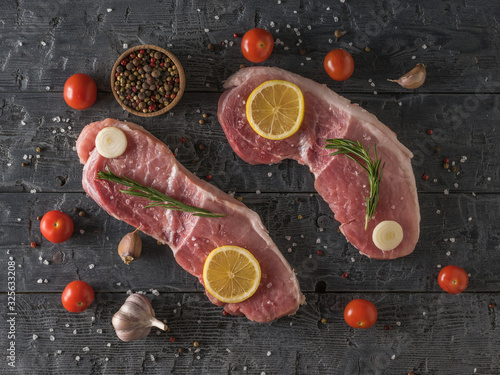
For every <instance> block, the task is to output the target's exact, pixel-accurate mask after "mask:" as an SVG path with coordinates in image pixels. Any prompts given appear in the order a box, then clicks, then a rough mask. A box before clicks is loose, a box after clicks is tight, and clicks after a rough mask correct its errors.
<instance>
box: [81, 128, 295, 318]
mask: <svg viewBox="0 0 500 375" xmlns="http://www.w3.org/2000/svg"><path fill="white" fill-rule="evenodd" d="M107 126H114V127H117V128H120V129H121V130H123V132H124V133H125V135H126V137H127V141H128V145H127V150H126V151H125V153H124V154H123V155H121V156H119V157H117V158H114V159H107V158H105V157H103V156H101V155H100V154H99V153H98V152H97V150H96V149H95V138H96V136H97V134H98V133H99V131H100V130H101V129H103V128H104V127H107ZM76 147H77V152H78V156H79V157H80V161H81V162H82V163H83V164H85V166H84V168H83V178H82V184H83V188H84V189H85V191H86V192H87V194H88V195H89V196H90V197H91V198H92V199H94V200H95V201H96V203H97V204H99V206H101V207H102V208H103V209H104V210H106V211H107V212H108V213H109V214H110V215H112V216H113V217H115V218H117V219H119V220H123V221H125V222H126V223H128V224H130V225H132V226H134V227H141V231H142V232H144V233H146V234H148V235H150V236H152V237H154V238H155V239H157V240H158V241H160V242H162V243H166V244H168V245H169V246H170V248H171V249H172V251H173V253H174V255H175V259H176V260H177V262H178V263H179V264H180V265H181V266H182V267H183V268H184V269H185V270H186V271H188V272H189V273H191V274H192V275H194V276H196V277H197V278H198V280H199V281H200V283H203V265H204V262H205V259H206V258H207V256H208V254H209V253H210V252H211V251H212V250H213V249H215V248H217V247H219V246H223V245H236V246H241V247H243V248H245V249H247V250H249V251H250V252H251V253H252V254H253V255H254V256H255V258H256V259H257V260H258V261H259V263H260V266H261V270H262V278H261V283H260V286H259V288H258V290H257V292H256V293H255V294H254V295H253V296H252V297H250V298H249V299H247V300H245V301H243V302H241V303H236V304H225V305H224V309H225V310H226V311H227V312H228V313H230V314H233V315H242V314H244V315H246V317H247V318H248V319H250V320H254V321H257V322H269V321H271V320H274V319H277V318H280V317H282V316H284V315H290V314H294V313H295V312H296V311H297V309H298V308H299V305H300V304H302V303H304V296H303V295H302V293H301V292H300V289H299V284H298V281H297V278H296V277H295V274H294V272H293V271H292V269H291V268H290V265H289V264H288V262H287V261H286V260H285V258H284V257H283V255H282V254H281V253H280V251H279V250H278V248H277V247H276V245H275V244H274V243H273V241H272V240H271V238H270V237H269V235H268V234H267V230H266V229H265V228H264V226H263V225H262V222H261V220H260V218H259V216H258V215H257V214H256V213H255V212H253V211H252V210H250V209H248V208H247V207H246V206H245V205H244V204H243V203H241V202H239V201H238V200H236V199H234V198H232V197H230V196H229V195H227V194H226V193H224V192H222V191H221V190H219V189H217V188H216V187H214V186H213V185H211V184H209V183H208V182H206V181H202V180H200V179H199V178H198V177H196V176H195V175H193V174H192V173H191V172H189V171H188V170H187V169H186V168H184V167H183V166H182V165H181V164H180V163H179V162H178V161H177V160H176V159H175V157H174V155H173V154H172V152H171V151H170V150H169V148H168V147H167V146H166V145H165V144H163V143H162V142H160V141H159V140H158V139H157V138H155V137H154V136H152V135H151V134H150V133H149V132H147V131H146V130H145V129H144V128H142V127H141V126H139V125H136V124H132V123H129V122H121V121H118V120H113V119H106V120H104V121H97V122H94V123H92V124H89V125H87V126H86V127H85V128H84V129H83V130H82V132H81V134H80V136H79V138H78V141H77V143H76ZM106 167H109V169H110V170H111V172H113V173H114V174H116V175H118V176H127V177H129V178H132V179H134V180H136V181H138V182H139V183H141V184H143V185H148V186H152V187H154V188H155V189H157V190H159V191H161V192H163V193H165V194H166V195H168V196H171V197H172V198H174V199H177V200H179V201H181V202H183V203H185V204H188V205H191V206H196V207H201V208H204V209H207V210H209V211H212V212H216V213H220V214H224V215H226V216H225V217H221V218H203V217H198V216H193V215H192V214H190V213H186V212H180V211H173V210H165V209H164V208H161V207H153V208H144V206H146V205H148V204H149V203H150V201H148V200H147V199H145V198H139V197H133V196H130V195H126V194H123V193H121V192H120V189H122V190H123V189H124V188H125V187H124V186H122V185H119V184H116V183H112V182H109V181H107V180H101V179H96V176H97V172H98V171H99V170H102V171H105V170H106ZM125 189H126V188H125ZM207 295H208V297H209V298H210V300H211V301H212V302H213V303H215V304H217V305H223V303H222V302H220V301H218V300H216V299H215V297H213V296H211V295H209V293H208V292H207Z"/></svg>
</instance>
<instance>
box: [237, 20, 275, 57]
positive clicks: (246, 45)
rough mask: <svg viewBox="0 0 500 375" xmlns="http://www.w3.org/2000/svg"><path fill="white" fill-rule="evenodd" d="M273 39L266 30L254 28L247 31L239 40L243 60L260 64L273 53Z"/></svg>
mask: <svg viewBox="0 0 500 375" xmlns="http://www.w3.org/2000/svg"><path fill="white" fill-rule="evenodd" d="M273 47H274V38H273V36H272V35H271V33H270V32H269V31H267V30H264V29H260V28H255V29H251V30H249V31H247V32H246V33H245V35H243V39H242V40H241V52H243V56H245V59H247V60H249V61H251V62H254V63H260V62H263V61H265V60H267V58H268V57H269V56H271V52H273Z"/></svg>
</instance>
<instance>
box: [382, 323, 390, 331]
mask: <svg viewBox="0 0 500 375" xmlns="http://www.w3.org/2000/svg"><path fill="white" fill-rule="evenodd" d="M384 329H385V330H386V331H390V330H391V329H392V326H391V325H390V324H387V325H386V326H385V327H384Z"/></svg>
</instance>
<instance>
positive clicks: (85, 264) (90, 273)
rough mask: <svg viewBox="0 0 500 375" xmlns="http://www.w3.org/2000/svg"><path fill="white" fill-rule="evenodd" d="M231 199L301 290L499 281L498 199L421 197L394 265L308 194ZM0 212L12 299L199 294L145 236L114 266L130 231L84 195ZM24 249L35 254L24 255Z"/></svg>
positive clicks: (27, 202) (496, 284) (16, 198)
mask: <svg viewBox="0 0 500 375" xmlns="http://www.w3.org/2000/svg"><path fill="white" fill-rule="evenodd" d="M238 196H241V197H242V198H243V202H244V203H245V204H247V205H248V207H249V208H251V209H253V210H254V211H256V212H257V213H258V214H259V215H260V217H261V218H262V220H263V223H264V225H265V226H266V228H267V229H268V230H269V233H270V235H271V238H272V239H273V240H274V241H275V243H276V245H277V246H278V248H279V249H280V250H281V251H282V253H283V255H284V256H285V258H286V259H287V260H288V261H289V263H290V264H291V266H292V267H293V268H294V269H295V270H296V272H297V276H298V279H299V282H300V286H301V288H302V290H304V291H307V292H314V291H319V292H321V291H334V292H344V291H351V292H352V291H360V290H363V291H401V292H410V291H411V292H421V291H439V290H440V289H439V286H438V285H437V274H438V272H439V270H440V267H444V266H446V265H448V264H456V265H460V266H462V267H464V268H466V270H467V271H468V272H469V273H470V274H471V285H470V286H469V290H470V291H473V292H480V291H483V292H484V291H488V292H497V291H500V276H499V274H498V272H497V271H496V268H495V267H492V265H495V264H498V263H499V262H500V252H499V245H498V238H500V231H499V228H498V225H497V223H498V210H497V207H498V206H499V204H500V195H498V194H479V195H477V196H475V197H474V196H472V195H471V194H450V195H447V196H445V195H442V194H421V195H420V197H419V198H420V202H421V213H422V223H421V237H420V241H419V243H418V244H417V247H416V249H415V251H414V253H413V254H411V255H409V256H407V257H404V258H401V259H397V260H393V261H377V260H370V259H369V258H367V257H365V256H363V255H360V254H359V253H358V251H357V250H356V249H355V248H354V247H353V246H351V245H350V244H348V243H347V242H346V240H345V237H344V236H343V235H341V234H339V233H338V231H337V230H338V226H339V224H338V222H336V221H335V220H334V217H333V213H332V212H331V211H330V209H329V208H328V206H327V204H326V203H325V202H324V201H323V200H322V199H321V198H320V197H319V196H318V195H317V194H300V193H294V194H255V193H253V194H250V193H248V194H239V195H238ZM0 207H1V208H2V209H1V210H0V215H1V216H0V218H1V221H2V223H3V225H2V227H1V229H0V243H1V246H0V251H1V253H2V254H4V256H3V257H0V269H5V268H6V262H8V256H12V257H14V259H15V260H16V262H18V267H19V269H18V279H17V284H18V288H19V289H18V290H19V291H24V292H36V293H40V292H46V291H51V292H60V291H62V290H63V289H64V287H65V286H66V284H67V283H68V282H70V281H72V280H75V279H82V280H85V281H87V282H89V283H91V284H92V285H93V286H94V287H95V288H96V290H99V291H105V292H125V291H127V290H129V289H130V290H133V291H138V290H142V291H150V290H151V289H157V290H159V291H161V292H162V293H165V292H176V291H183V292H199V291H203V288H202V287H201V286H200V285H199V284H198V281H197V280H196V279H195V278H194V277H192V276H191V275H189V274H188V273H187V272H185V271H184V270H182V269H181V268H180V267H179V266H178V265H177V264H176V262H175V260H174V258H173V255H172V253H171V251H170V250H169V248H168V247H167V246H164V245H158V244H157V243H156V241H155V240H153V239H152V238H150V237H147V236H145V235H143V236H142V237H143V242H144V248H143V253H142V255H141V258H140V259H139V260H137V261H135V262H133V263H132V264H131V265H130V266H126V265H125V264H123V262H122V261H121V259H120V258H119V256H118V254H117V246H118V243H119V241H120V239H121V238H122V237H123V236H124V235H125V234H126V233H128V232H130V231H132V230H133V228H131V227H130V226H128V225H127V224H125V223H123V222H120V221H118V220H116V219H114V218H111V217H110V216H109V215H108V214H107V213H105V212H104V211H102V210H101V209H100V208H99V207H98V206H97V205H96V204H95V203H94V202H93V201H92V200H91V199H90V198H88V197H87V196H85V195H84V194H80V193H64V194H5V193H4V194H0ZM75 207H78V208H80V209H82V210H84V212H85V216H83V217H81V216H79V215H77V214H76V213H74V212H73V208H75ZM51 209H59V210H62V211H64V212H67V213H69V214H70V215H71V216H72V217H73V219H74V222H75V232H74V235H73V237H72V238H71V239H70V240H69V241H67V242H65V243H63V244H52V243H50V242H48V241H47V240H45V239H44V238H43V237H42V236H41V233H40V229H39V224H38V221H37V220H36V217H37V216H42V215H43V214H44V213H45V212H47V211H49V210H51ZM299 215H300V216H299ZM31 241H35V242H36V244H37V247H35V248H31V247H30V242H31ZM318 251H320V254H318ZM7 252H8V255H5V254H6V253H7ZM344 273H346V274H347V275H348V276H347V277H346V278H343V277H342V275H343V274H344ZM45 280H46V282H44V281H45ZM0 291H1V292H5V291H6V284H0Z"/></svg>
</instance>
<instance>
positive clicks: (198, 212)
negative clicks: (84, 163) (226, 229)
mask: <svg viewBox="0 0 500 375" xmlns="http://www.w3.org/2000/svg"><path fill="white" fill-rule="evenodd" d="M106 170H107V172H103V171H99V172H97V177H96V178H98V179H102V180H108V181H111V182H116V183H118V184H121V185H124V186H127V187H128V188H130V189H129V190H120V191H121V192H122V193H124V194H129V195H132V196H134V197H142V198H146V199H149V200H150V201H152V202H153V203H151V204H149V205H147V206H145V207H144V208H148V207H163V208H165V209H167V210H175V211H184V212H190V213H192V214H193V215H195V216H201V217H223V216H226V215H222V214H216V213H213V212H211V211H208V210H205V209H204V208H200V207H194V206H189V205H187V204H184V203H182V202H179V201H178V200H176V199H174V198H171V197H169V196H168V195H165V194H163V193H161V192H159V191H158V190H156V189H155V188H152V187H150V186H144V185H141V184H140V183H138V182H137V181H135V180H132V179H131V178H128V177H126V176H122V177H119V176H117V175H115V174H114V173H113V172H111V171H110V170H109V167H108V166H106Z"/></svg>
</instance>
